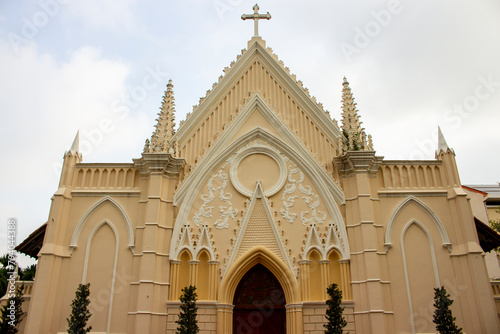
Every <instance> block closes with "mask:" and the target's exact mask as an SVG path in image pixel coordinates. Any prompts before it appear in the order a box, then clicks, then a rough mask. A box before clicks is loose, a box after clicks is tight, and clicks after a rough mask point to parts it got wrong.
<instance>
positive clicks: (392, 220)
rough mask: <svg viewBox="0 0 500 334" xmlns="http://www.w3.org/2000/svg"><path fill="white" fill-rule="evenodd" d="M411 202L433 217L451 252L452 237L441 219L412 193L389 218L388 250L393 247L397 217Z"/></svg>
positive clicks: (386, 243) (386, 237)
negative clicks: (393, 232)
mask: <svg viewBox="0 0 500 334" xmlns="http://www.w3.org/2000/svg"><path fill="white" fill-rule="evenodd" d="M410 204H415V205H416V206H417V207H418V208H420V209H421V210H422V211H424V212H425V213H426V214H427V215H428V216H429V217H430V219H431V221H432V222H433V223H434V225H435V226H436V228H437V229H438V231H439V234H440V235H441V240H442V242H443V246H444V247H446V248H447V249H448V251H449V252H451V242H450V238H449V236H448V232H446V229H445V227H444V225H443V223H442V222H441V220H440V219H439V218H438V216H436V214H435V213H434V212H433V211H432V210H431V209H430V208H429V207H428V206H427V205H426V204H425V203H424V202H422V201H421V200H419V199H418V198H416V197H415V196H413V195H411V196H408V197H407V198H406V199H405V200H404V201H403V202H401V203H400V204H399V205H398V207H397V208H396V210H394V212H393V214H392V216H391V218H390V219H389V223H388V224H387V229H386V231H385V243H384V245H385V247H386V250H389V248H390V247H392V230H393V228H394V224H395V221H396V219H397V218H398V216H399V214H400V213H401V211H403V209H404V208H406V207H407V206H408V205H410Z"/></svg>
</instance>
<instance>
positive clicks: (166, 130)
mask: <svg viewBox="0 0 500 334" xmlns="http://www.w3.org/2000/svg"><path fill="white" fill-rule="evenodd" d="M173 87H174V85H172V79H170V80H169V81H168V84H167V90H166V91H165V94H164V95H163V101H162V104H161V107H160V112H159V113H158V118H157V119H156V121H157V123H156V126H155V131H154V132H153V135H152V136H151V141H146V145H145V146H144V152H145V153H146V152H149V153H170V151H171V150H170V147H169V144H170V143H169V142H170V140H171V139H172V137H173V135H174V134H175V130H174V126H175V100H174V91H173Z"/></svg>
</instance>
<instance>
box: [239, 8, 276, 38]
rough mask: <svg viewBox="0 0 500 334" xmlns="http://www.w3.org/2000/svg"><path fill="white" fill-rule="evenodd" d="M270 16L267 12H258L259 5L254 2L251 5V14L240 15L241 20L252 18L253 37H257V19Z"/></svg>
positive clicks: (267, 18)
mask: <svg viewBox="0 0 500 334" xmlns="http://www.w3.org/2000/svg"><path fill="white" fill-rule="evenodd" d="M270 18H271V14H269V12H267V14H259V5H257V4H255V6H253V14H243V15H241V19H242V20H250V19H252V20H253V34H254V36H253V37H259V20H260V19H266V20H269V19H270Z"/></svg>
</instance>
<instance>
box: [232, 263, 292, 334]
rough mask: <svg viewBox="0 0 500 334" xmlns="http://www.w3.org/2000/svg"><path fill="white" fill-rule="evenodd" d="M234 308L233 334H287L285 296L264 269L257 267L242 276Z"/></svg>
mask: <svg viewBox="0 0 500 334" xmlns="http://www.w3.org/2000/svg"><path fill="white" fill-rule="evenodd" d="M233 304H234V309H233V334H284V333H286V329H285V328H286V311H285V304H286V301H285V294H284V293H283V289H282V288H281V285H280V283H279V282H278V280H277V279H276V277H274V275H273V274H272V273H271V272H270V271H269V270H268V269H267V268H266V267H264V266H263V265H261V264H258V265H256V266H254V267H253V268H252V269H250V270H249V271H248V272H247V273H246V274H245V276H243V278H242V279H241V281H240V283H239V284H238V287H237V288H236V293H235V294H234V299H233Z"/></svg>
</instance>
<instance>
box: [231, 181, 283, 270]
mask: <svg viewBox="0 0 500 334" xmlns="http://www.w3.org/2000/svg"><path fill="white" fill-rule="evenodd" d="M258 200H261V201H262V204H263V205H264V211H265V212H266V216H267V219H268V222H269V225H270V226H271V229H272V231H273V234H274V238H275V239H276V242H277V243H278V247H279V249H280V253H281V257H282V259H283V261H284V262H285V264H286V265H287V266H288V268H289V269H290V270H291V271H293V268H292V264H291V263H290V260H289V258H288V255H287V253H286V250H285V247H284V246H283V243H282V242H281V237H280V235H279V232H278V229H277V228H276V225H275V223H274V219H273V215H272V214H271V211H270V209H269V206H268V204H267V199H266V196H265V194H264V190H263V189H262V185H261V184H260V182H257V185H256V187H255V191H254V194H253V197H252V200H251V201H250V205H249V207H248V210H247V214H246V216H245V219H244V220H243V223H242V225H241V229H240V231H239V235H238V239H236V243H235V246H234V248H233V251H232V253H231V257H230V258H229V261H228V263H227V267H226V270H225V271H224V272H223V273H222V277H224V276H225V274H226V272H227V269H228V268H230V267H231V265H232V264H233V262H234V261H235V260H236V256H237V255H238V252H239V250H240V246H241V243H242V241H243V238H244V236H245V232H246V229H247V227H248V222H249V221H250V218H251V217H252V213H253V210H254V207H255V203H256V202H257V201H258ZM256 246H257V245H256ZM276 255H278V254H276Z"/></svg>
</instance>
